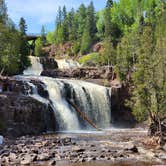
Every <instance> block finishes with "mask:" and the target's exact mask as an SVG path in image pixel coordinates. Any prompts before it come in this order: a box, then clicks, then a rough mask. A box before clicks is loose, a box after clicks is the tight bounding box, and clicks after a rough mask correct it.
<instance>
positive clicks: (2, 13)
mask: <svg viewBox="0 0 166 166" xmlns="http://www.w3.org/2000/svg"><path fill="white" fill-rule="evenodd" d="M7 20H8V15H7V7H6V3H5V1H4V0H0V23H2V24H6V23H7Z"/></svg>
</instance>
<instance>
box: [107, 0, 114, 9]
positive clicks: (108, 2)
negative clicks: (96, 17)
mask: <svg viewBox="0 0 166 166" xmlns="http://www.w3.org/2000/svg"><path fill="white" fill-rule="evenodd" d="M112 7H113V0H107V3H106V8H112Z"/></svg>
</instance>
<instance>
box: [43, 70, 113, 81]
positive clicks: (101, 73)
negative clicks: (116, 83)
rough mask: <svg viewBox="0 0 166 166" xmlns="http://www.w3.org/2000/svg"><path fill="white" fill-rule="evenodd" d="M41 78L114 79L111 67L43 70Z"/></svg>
mask: <svg viewBox="0 0 166 166" xmlns="http://www.w3.org/2000/svg"><path fill="white" fill-rule="evenodd" d="M41 75H42V76H48V77H53V78H78V79H81V78H84V79H108V80H111V79H113V78H115V74H114V73H113V70H112V67H100V68H97V67H89V68H88V67H86V68H75V69H61V70H60V69H55V70H44V71H43V72H42V73H41Z"/></svg>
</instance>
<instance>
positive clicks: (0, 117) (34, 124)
mask: <svg viewBox="0 0 166 166" xmlns="http://www.w3.org/2000/svg"><path fill="white" fill-rule="evenodd" d="M5 94H6V96H7V98H5V99H4V98H1V97H0V105H1V107H0V122H3V124H2V129H0V130H2V133H3V135H5V136H10V137H11V136H12V137H18V136H22V135H27V134H41V133H43V132H46V131H47V130H50V131H51V130H52V131H54V130H55V119H54V113H53V111H51V110H50V108H49V107H47V106H46V105H45V104H43V103H40V102H38V101H36V100H35V99H33V98H31V97H28V96H25V95H22V94H20V93H13V92H10V93H9V92H8V93H5ZM48 122H49V123H48Z"/></svg>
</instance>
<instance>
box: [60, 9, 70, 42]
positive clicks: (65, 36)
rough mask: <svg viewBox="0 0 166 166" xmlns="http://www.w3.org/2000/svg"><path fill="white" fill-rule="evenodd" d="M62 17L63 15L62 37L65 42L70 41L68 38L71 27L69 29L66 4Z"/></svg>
mask: <svg viewBox="0 0 166 166" xmlns="http://www.w3.org/2000/svg"><path fill="white" fill-rule="evenodd" d="M62 17H63V23H62V38H63V42H66V41H68V38H69V29H68V20H67V11H66V7H65V6H64V7H63V10H62Z"/></svg>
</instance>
